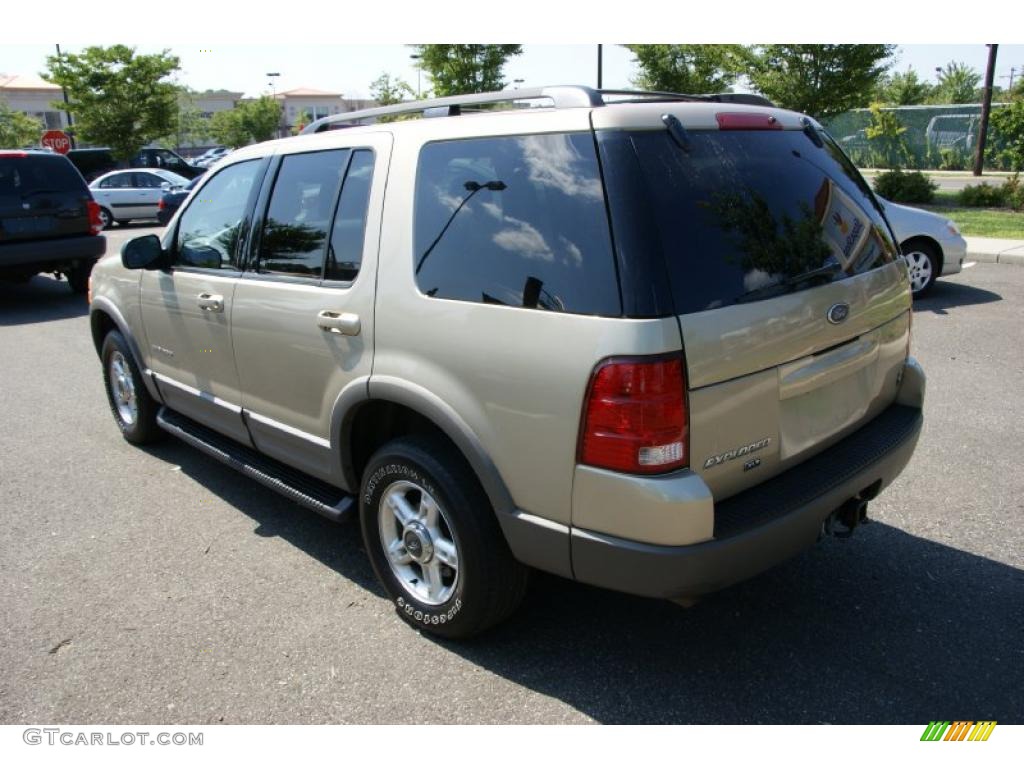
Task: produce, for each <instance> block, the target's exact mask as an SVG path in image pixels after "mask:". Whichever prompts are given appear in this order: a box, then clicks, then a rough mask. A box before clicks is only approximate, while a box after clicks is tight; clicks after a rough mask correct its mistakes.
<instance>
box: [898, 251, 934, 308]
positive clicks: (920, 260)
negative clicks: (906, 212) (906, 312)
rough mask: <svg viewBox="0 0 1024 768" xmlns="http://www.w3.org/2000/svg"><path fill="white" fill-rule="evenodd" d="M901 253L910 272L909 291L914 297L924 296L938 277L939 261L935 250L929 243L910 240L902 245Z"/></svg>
mask: <svg viewBox="0 0 1024 768" xmlns="http://www.w3.org/2000/svg"><path fill="white" fill-rule="evenodd" d="M902 251H903V258H904V260H905V261H906V262H907V270H908V271H909V272H910V290H911V292H912V293H913V294H914V296H924V295H925V294H926V293H928V291H930V290H931V289H932V286H933V285H935V279H936V278H937V277H938V276H939V264H940V259H939V254H938V253H937V249H936V248H935V246H933V245H931V244H930V243H926V242H923V241H921V240H910V241H908V242H906V243H904V244H903V246H902Z"/></svg>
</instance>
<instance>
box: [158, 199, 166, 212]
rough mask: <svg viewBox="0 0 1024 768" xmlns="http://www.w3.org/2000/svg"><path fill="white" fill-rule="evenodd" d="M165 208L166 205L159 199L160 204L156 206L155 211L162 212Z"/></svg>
mask: <svg viewBox="0 0 1024 768" xmlns="http://www.w3.org/2000/svg"><path fill="white" fill-rule="evenodd" d="M166 207H167V203H165V202H164V199H163V198H162V197H161V198H160V203H159V205H157V209H158V210H161V211H162V210H163V209H164V208H166Z"/></svg>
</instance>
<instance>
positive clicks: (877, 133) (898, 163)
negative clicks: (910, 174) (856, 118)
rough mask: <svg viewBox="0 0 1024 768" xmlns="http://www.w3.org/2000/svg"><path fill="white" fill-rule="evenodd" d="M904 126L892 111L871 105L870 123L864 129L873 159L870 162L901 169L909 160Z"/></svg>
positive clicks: (877, 105) (879, 105) (878, 105)
mask: <svg viewBox="0 0 1024 768" xmlns="http://www.w3.org/2000/svg"><path fill="white" fill-rule="evenodd" d="M906 132H907V129H906V126H904V125H902V124H901V123H900V119H899V118H898V117H897V116H896V113H895V112H893V111H892V110H885V109H882V105H881V104H877V103H876V104H872V105H871V123H870V124H869V125H868V126H867V128H865V129H864V135H865V136H867V139H868V143H869V144H870V145H871V149H872V153H873V155H874V157H873V158H872V160H873V161H874V162H875V163H877V164H879V165H882V166H884V167H886V168H902V167H903V166H904V165H905V164H906V163H907V161H909V160H910V148H909V147H908V146H907V140H906V137H905V135H904V134H906Z"/></svg>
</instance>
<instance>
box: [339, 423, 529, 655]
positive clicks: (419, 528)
mask: <svg viewBox="0 0 1024 768" xmlns="http://www.w3.org/2000/svg"><path fill="white" fill-rule="evenodd" d="M359 502H360V503H359V509H360V522H361V524H362V531H363V542H364V544H365V546H366V551H367V553H368V554H369V556H370V562H371V563H372V565H373V569H374V572H375V573H376V574H377V578H378V579H379V580H380V582H381V584H382V585H383V586H384V589H385V590H386V592H387V593H388V596H389V597H390V598H391V600H392V601H393V602H394V604H395V607H396V609H397V611H398V615H399V616H401V617H402V619H404V620H405V621H406V622H408V623H409V624H411V625H412V626H414V627H416V628H418V629H421V630H423V631H426V632H430V633H431V634H435V635H440V636H442V637H448V638H457V639H458V638H467V637H471V636H473V635H475V634H478V633H480V632H482V631H484V630H485V629H487V628H489V627H492V626H494V625H495V624H497V623H498V622H500V621H502V620H503V619H505V618H506V617H507V616H509V615H510V614H511V613H512V612H513V611H514V610H515V609H516V607H518V605H519V603H520V602H521V601H522V599H523V595H524V594H525V591H526V581H527V575H528V570H527V568H526V567H525V566H523V565H522V564H520V563H518V562H517V561H516V560H515V558H514V557H513V556H512V553H511V551H509V548H508V544H507V543H506V542H505V538H504V536H503V535H502V533H501V529H500V527H499V525H498V521H497V518H496V517H495V513H494V510H493V509H492V508H491V505H490V503H489V501H488V499H487V495H486V494H485V493H484V491H483V488H482V487H481V486H480V483H479V481H478V480H477V478H476V475H475V474H474V473H473V470H472V469H471V468H470V466H469V465H468V464H467V463H466V461H465V459H464V458H463V457H462V455H461V454H459V453H458V452H457V451H456V450H455V449H454V448H453V447H452V446H450V445H448V444H447V443H445V442H443V441H442V440H440V439H437V438H431V437H422V436H416V437H404V438H400V439H397V440H394V441H392V442H390V443H388V444H387V445H385V446H384V447H382V448H381V449H380V450H378V451H377V452H376V453H375V454H374V455H373V457H372V458H371V459H370V462H369V464H368V465H367V467H366V470H365V471H364V472H363V479H362V483H361V488H360V498H359Z"/></svg>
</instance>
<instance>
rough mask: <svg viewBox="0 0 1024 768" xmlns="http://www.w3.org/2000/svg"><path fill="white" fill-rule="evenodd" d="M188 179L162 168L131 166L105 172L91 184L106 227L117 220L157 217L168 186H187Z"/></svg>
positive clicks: (169, 187)
mask: <svg viewBox="0 0 1024 768" xmlns="http://www.w3.org/2000/svg"><path fill="white" fill-rule="evenodd" d="M186 184H188V179H186V178H185V177H184V176H179V175H178V174H176V173H172V172H171V171H165V170H163V169H160V168H129V169H127V170H124V171H111V172H110V173H105V174H103V175H102V176H100V177H99V178H97V179H94V180H93V182H92V183H91V184H90V185H89V189H90V191H91V192H92V196H93V199H95V200H96V202H97V203H99V206H100V219H101V220H102V221H103V228H104V229H106V228H107V227H109V226H110V225H111V224H113V223H114V222H118V221H121V222H127V221H130V220H131V219H155V218H156V217H157V211H158V210H159V209H160V197H161V196H162V195H163V193H164V192H165V191H167V190H169V189H174V188H176V187H184V186H185V185H186Z"/></svg>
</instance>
